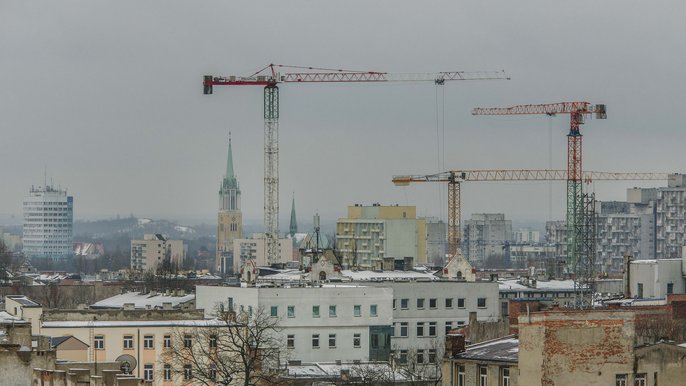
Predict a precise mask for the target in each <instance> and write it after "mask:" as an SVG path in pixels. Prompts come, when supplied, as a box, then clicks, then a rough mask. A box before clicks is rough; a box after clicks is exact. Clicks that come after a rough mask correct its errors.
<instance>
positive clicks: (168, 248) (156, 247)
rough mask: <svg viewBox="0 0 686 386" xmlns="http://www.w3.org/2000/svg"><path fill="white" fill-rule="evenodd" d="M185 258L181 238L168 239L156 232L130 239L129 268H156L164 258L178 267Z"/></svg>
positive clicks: (139, 269) (147, 269)
mask: <svg viewBox="0 0 686 386" xmlns="http://www.w3.org/2000/svg"><path fill="white" fill-rule="evenodd" d="M185 258H186V246H185V245H184V244H183V240H169V239H167V238H166V237H164V236H163V235H161V234H159V233H157V234H152V235H144V236H143V240H131V269H133V270H136V271H149V270H153V271H154V270H156V269H157V266H158V265H160V264H163V263H164V262H165V261H166V260H168V261H170V262H171V263H173V264H175V265H176V266H177V267H180V266H181V265H182V264H183V261H184V260H185Z"/></svg>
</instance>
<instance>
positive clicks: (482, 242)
mask: <svg viewBox="0 0 686 386" xmlns="http://www.w3.org/2000/svg"><path fill="white" fill-rule="evenodd" d="M464 223H465V225H464V239H463V243H462V253H463V254H464V257H465V258H466V259H467V260H469V262H470V263H472V265H475V266H477V267H482V266H483V265H484V264H485V263H486V261H487V260H488V259H489V258H496V259H498V260H499V261H502V259H503V257H504V256H505V248H504V246H505V244H506V243H507V242H509V241H511V240H512V221H511V220H505V215H504V214H502V213H474V214H472V217H471V218H470V219H469V220H466V221H465V222H464Z"/></svg>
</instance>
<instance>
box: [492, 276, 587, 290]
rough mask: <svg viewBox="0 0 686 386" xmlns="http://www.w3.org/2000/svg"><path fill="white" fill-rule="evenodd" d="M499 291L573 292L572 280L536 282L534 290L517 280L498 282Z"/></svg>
mask: <svg viewBox="0 0 686 386" xmlns="http://www.w3.org/2000/svg"><path fill="white" fill-rule="evenodd" d="M498 284H499V287H500V290H501V291H502V290H522V291H536V290H573V289H574V280H550V281H540V280H539V281H537V282H536V288H531V287H527V286H525V285H523V284H521V283H520V282H519V280H518V279H512V280H502V281H498Z"/></svg>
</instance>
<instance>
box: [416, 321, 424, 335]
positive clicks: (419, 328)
mask: <svg viewBox="0 0 686 386" xmlns="http://www.w3.org/2000/svg"><path fill="white" fill-rule="evenodd" d="M417 336H424V322H417Z"/></svg>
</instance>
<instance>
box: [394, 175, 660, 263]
mask: <svg viewBox="0 0 686 386" xmlns="http://www.w3.org/2000/svg"><path fill="white" fill-rule="evenodd" d="M667 177H668V173H634V172H631V173H613V172H592V171H591V172H584V173H583V175H581V180H582V181H583V182H586V183H590V182H592V181H618V180H667ZM467 181H470V182H471V181H492V182H494V181H568V174H567V171H566V170H546V169H509V170H507V169H479V170H451V171H448V172H443V173H438V174H429V175H402V176H393V183H394V184H395V185H396V186H408V185H410V184H411V183H418V182H447V183H448V254H450V256H451V257H454V256H456V254H457V253H458V252H460V250H461V248H462V225H461V224H462V203H461V183H462V182H467Z"/></svg>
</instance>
